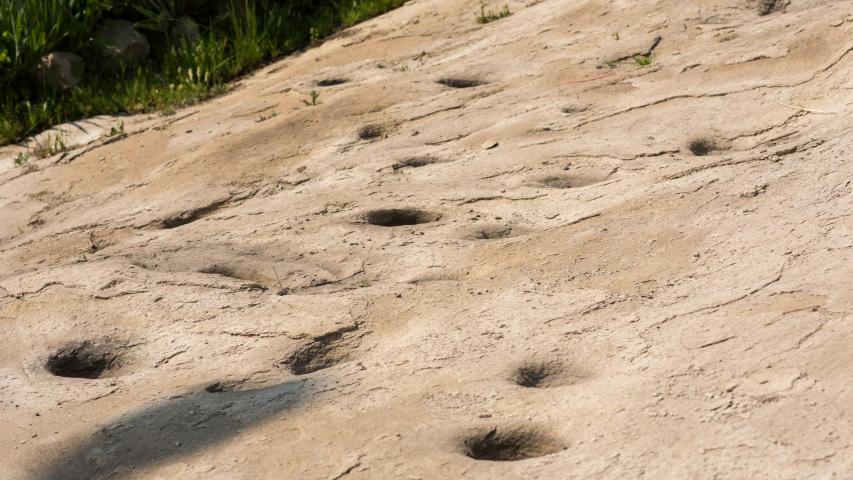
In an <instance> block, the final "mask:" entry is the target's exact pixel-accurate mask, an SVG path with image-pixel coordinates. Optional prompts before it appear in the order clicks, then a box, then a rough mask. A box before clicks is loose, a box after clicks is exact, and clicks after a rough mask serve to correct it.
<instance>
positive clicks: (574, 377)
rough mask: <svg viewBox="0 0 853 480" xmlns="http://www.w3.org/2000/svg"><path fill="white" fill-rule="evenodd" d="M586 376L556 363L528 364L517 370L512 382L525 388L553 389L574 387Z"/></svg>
mask: <svg viewBox="0 0 853 480" xmlns="http://www.w3.org/2000/svg"><path fill="white" fill-rule="evenodd" d="M584 376H585V375H583V374H582V373H581V372H579V371H577V370H575V369H572V368H569V367H567V366H565V365H563V364H562V363H560V362H556V361H549V362H526V363H524V364H522V365H520V366H519V367H518V368H516V369H515V371H514V372H513V374H512V381H513V382H515V384H516V385H519V386H521V387H525V388H553V387H563V386H567V385H573V384H575V383H577V382H578V381H580V380H581V379H583V378H584Z"/></svg>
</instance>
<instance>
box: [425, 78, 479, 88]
mask: <svg viewBox="0 0 853 480" xmlns="http://www.w3.org/2000/svg"><path fill="white" fill-rule="evenodd" d="M436 83H439V84H441V85H444V86H445V87H450V88H473V87H479V86H482V85H485V84H486V82H484V81H482V80H479V79H476V78H457V77H445V78H441V79H439V80H437V81H436Z"/></svg>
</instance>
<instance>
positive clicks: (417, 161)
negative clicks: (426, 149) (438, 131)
mask: <svg viewBox="0 0 853 480" xmlns="http://www.w3.org/2000/svg"><path fill="white" fill-rule="evenodd" d="M435 163H442V161H441V160H440V159H438V158H435V157H430V156H420V157H408V158H404V159H403V160H400V161H399V162H397V163H395V164H394V165H391V168H393V169H394V171H397V170H401V169H403V168H421V167H426V166H427V165H433V164H435Z"/></svg>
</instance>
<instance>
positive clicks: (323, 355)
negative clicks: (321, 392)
mask: <svg viewBox="0 0 853 480" xmlns="http://www.w3.org/2000/svg"><path fill="white" fill-rule="evenodd" d="M357 332H358V327H357V326H355V325H353V326H350V327H346V328H343V329H341V330H337V331H334V332H332V333H327V334H326V335H322V336H319V337H315V338H313V339H312V340H311V341H309V342H307V343H305V344H304V345H302V346H300V347H299V348H297V349H296V350H294V351H293V352H292V353H291V354H290V355H288V356H287V358H286V359H284V361H283V362H282V364H283V365H284V366H285V368H286V369H287V371H288V372H290V373H292V374H294V375H305V374H308V373H312V372H316V371H317V370H323V369H325V368H329V367H332V366H334V365H337V364H339V363H341V362H344V361H346V360H348V359H349V358H351V356H352V354H353V351H354V350H355V348H356V347H358V344H359V342H360V337H361V336H360V335H358V334H357Z"/></svg>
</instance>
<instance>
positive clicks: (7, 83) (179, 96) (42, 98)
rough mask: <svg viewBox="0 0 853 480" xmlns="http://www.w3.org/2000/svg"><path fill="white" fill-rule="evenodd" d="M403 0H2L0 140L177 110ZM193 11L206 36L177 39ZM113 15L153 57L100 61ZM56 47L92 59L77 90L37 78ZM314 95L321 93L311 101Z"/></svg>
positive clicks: (202, 33)
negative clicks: (121, 65)
mask: <svg viewBox="0 0 853 480" xmlns="http://www.w3.org/2000/svg"><path fill="white" fill-rule="evenodd" d="M404 2H405V0H207V3H208V5H207V6H206V7H205V8H200V9H199V8H197V9H195V10H192V9H191V8H190V6H191V5H192V4H196V5H198V4H200V3H204V2H199V1H198V0H196V1H193V2H189V1H188V0H0V144H4V143H8V142H12V141H17V140H20V139H22V138H24V137H26V136H29V135H32V134H35V133H38V132H39V131H41V130H43V129H45V128H48V127H50V126H52V125H56V124H60V123H65V122H69V121H73V120H76V119H80V118H85V117H90V116H94V115H100V114H120V113H139V112H152V111H161V112H165V113H169V112H174V110H175V109H176V108H179V107H182V106H186V105H189V104H192V103H195V102H198V101H201V100H204V99H207V98H210V97H211V96H214V95H217V94H220V93H222V92H224V91H225V90H227V88H228V86H227V82H228V81H229V80H231V79H233V78H235V77H237V76H239V75H242V74H244V73H246V72H248V71H250V70H251V69H253V68H256V67H257V66H259V65H261V64H263V63H264V62H267V61H270V60H271V59H274V58H276V57H279V56H281V55H283V54H286V53H289V52H293V51H295V50H298V49H300V48H303V47H305V46H307V45H309V44H311V43H312V42H316V41H318V40H320V39H322V38H324V37H327V36H328V35H330V34H332V33H334V32H335V31H337V30H338V29H340V28H343V27H348V26H351V25H353V24H355V23H358V22H360V21H362V20H365V19H367V18H370V17H373V16H376V15H378V14H381V13H384V12H386V11H388V10H391V9H393V8H396V7H399V6H400V5H402V4H403V3H404ZM186 16H190V17H192V18H193V20H194V21H195V22H196V23H198V25H199V27H200V31H201V38H200V39H199V40H198V41H197V42H195V43H192V44H190V43H188V42H186V41H185V40H180V39H176V38H174V35H171V34H170V32H172V28H173V26H174V25H175V24H176V23H177V22H179V21H181V18H182V17H186ZM105 18H123V19H128V20H130V21H133V22H134V23H135V24H136V26H137V29H139V30H140V31H141V32H143V33H144V34H145V36H146V37H147V38H148V40H149V42H150V43H151V56H150V58H149V60H148V61H147V62H146V63H144V64H142V65H139V66H136V67H134V68H127V69H124V70H123V71H118V72H117V71H114V70H110V69H108V68H105V67H104V66H103V65H98V64H97V63H96V62H92V61H91V59H93V58H97V54H96V53H95V45H94V44H93V41H92V40H91V39H92V37H93V34H94V32H95V31H96V30H97V28H98V26H99V25H100V23H101V22H102V21H103V19H105ZM51 51H66V52H72V53H76V54H78V55H80V56H81V57H83V58H84V59H86V62H87V64H86V73H85V77H84V80H83V82H81V83H80V85H78V86H76V87H74V88H73V89H71V90H70V91H66V92H61V91H54V90H51V89H49V88H48V87H47V86H45V85H43V84H39V82H36V81H34V76H33V74H32V72H33V69H34V68H35V67H36V65H38V63H39V61H40V59H41V57H42V56H43V55H45V54H47V53H49V52H51ZM312 102H316V98H315V99H313V100H312Z"/></svg>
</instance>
